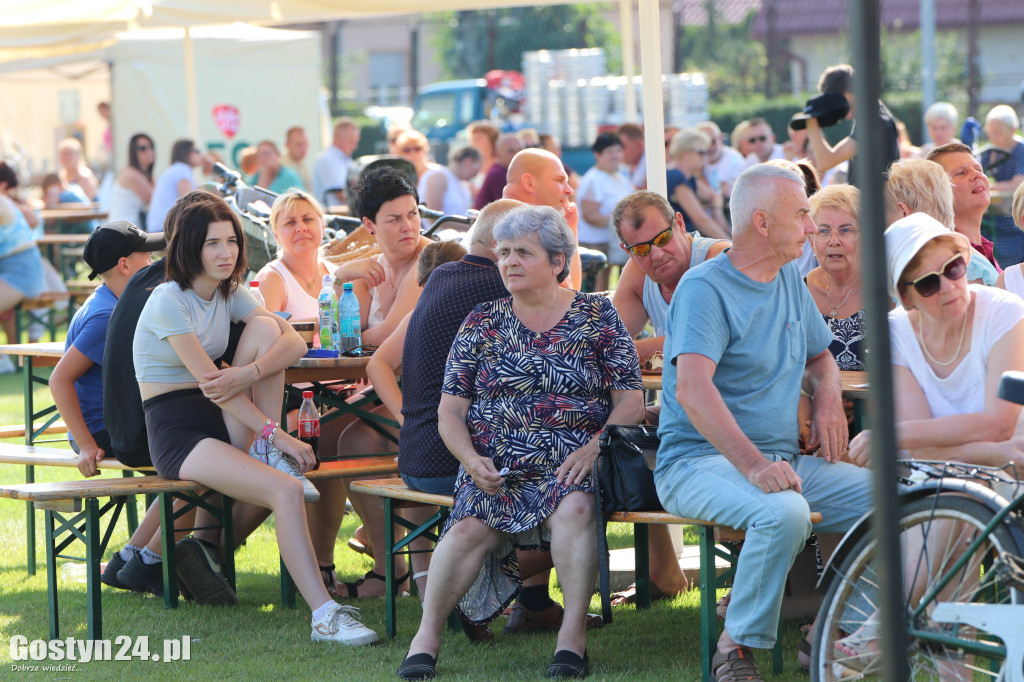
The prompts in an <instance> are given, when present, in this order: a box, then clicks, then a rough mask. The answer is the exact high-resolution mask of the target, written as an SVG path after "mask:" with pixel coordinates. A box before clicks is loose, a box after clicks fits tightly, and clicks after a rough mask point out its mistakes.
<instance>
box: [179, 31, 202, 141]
mask: <svg viewBox="0 0 1024 682" xmlns="http://www.w3.org/2000/svg"><path fill="white" fill-rule="evenodd" d="M183 42H184V45H183V47H184V50H185V105H186V107H187V111H186V112H185V113H186V114H187V115H188V136H189V137H190V138H191V139H192V141H193V142H194V143H195V144H202V142H201V140H200V139H199V104H198V102H197V97H196V53H195V46H194V45H193V44H192V32H191V31H190V30H189V28H188V26H186V27H185V40H184V41H183Z"/></svg>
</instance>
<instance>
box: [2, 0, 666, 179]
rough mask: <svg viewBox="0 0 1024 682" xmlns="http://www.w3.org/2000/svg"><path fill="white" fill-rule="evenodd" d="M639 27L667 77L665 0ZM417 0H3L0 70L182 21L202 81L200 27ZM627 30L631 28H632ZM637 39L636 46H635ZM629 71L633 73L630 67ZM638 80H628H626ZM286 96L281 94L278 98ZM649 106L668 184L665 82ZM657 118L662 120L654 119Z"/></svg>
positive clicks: (497, 3)
mask: <svg viewBox="0 0 1024 682" xmlns="http://www.w3.org/2000/svg"><path fill="white" fill-rule="evenodd" d="M638 2H639V5H640V26H639V35H641V36H643V40H642V46H643V50H642V53H641V74H642V75H643V79H644V81H646V82H648V83H659V84H660V82H661V76H662V71H661V61H660V53H659V51H658V50H657V47H658V43H659V42H660V40H659V33H658V0H638ZM620 3H622V4H623V7H624V8H625V7H628V8H629V11H628V12H627V11H623V12H622V15H623V16H626V15H629V16H632V0H620ZM521 4H523V3H522V0H472V2H468V1H467V0H435V1H434V2H432V3H431V6H430V10H431V11H444V10H458V9H486V8H490V7H511V6H517V5H521ZM528 4H534V5H545V4H562V3H560V2H559V1H558V0H534V1H533V2H531V3H528ZM423 9H424V7H423V5H422V3H420V2H416V1H415V0H383V2H380V3H363V2H355V0H90V1H89V2H76V1H75V0H32V2H25V1H24V0H0V16H3V17H4V22H3V25H2V26H0V72H2V71H10V70H18V69H23V68H26V67H27V66H41V65H46V64H47V63H53V62H54V61H56V60H63V61H67V60H68V58H73V57H74V56H75V55H82V54H87V53H89V52H93V51H95V50H97V49H100V48H104V47H109V46H110V45H111V44H113V41H115V40H116V35H117V33H118V32H125V31H135V30H138V29H150V28H168V27H175V28H181V29H184V32H183V40H182V44H183V55H184V56H183V60H184V63H185V65H186V67H185V82H186V83H187V84H188V83H194V82H195V78H196V75H195V71H194V69H190V68H189V67H188V65H189V64H190V63H191V62H192V61H193V59H194V57H193V55H192V50H191V42H192V41H191V35H190V34H191V30H190V29H192V28H193V27H199V26H211V25H220V24H230V23H233V22H246V23H251V24H260V25H265V26H273V25H281V24H288V23H306V22H316V21H331V20H337V19H343V18H346V17H353V16H370V15H382V14H403V13H419V12H422V11H423ZM627 35H628V33H627ZM628 47H631V46H628ZM627 75H629V74H627ZM628 82H631V81H629V80H627V83H628ZM195 93H196V90H195V87H188V86H186V97H191V98H195V96H196V94H195ZM278 101H281V100H278ZM644 111H645V112H647V121H646V126H645V128H646V137H647V145H646V146H647V150H648V153H647V177H648V178H649V181H650V183H651V184H650V185H649V187H650V188H651V189H653V190H655V191H661V192H662V193H664V191H665V185H664V183H665V179H664V176H665V159H664V143H663V141H664V132H663V131H664V122H663V120H662V116H661V113H660V112H662V111H663V103H662V93H661V88H660V87H648V88H644ZM655 119H657V120H655ZM187 120H188V121H189V123H190V125H189V129H190V130H191V131H192V135H193V136H196V137H198V136H199V131H198V121H199V115H198V111H197V109H196V104H195V101H194V99H192V100H191V101H190V102H189V106H188V113H187Z"/></svg>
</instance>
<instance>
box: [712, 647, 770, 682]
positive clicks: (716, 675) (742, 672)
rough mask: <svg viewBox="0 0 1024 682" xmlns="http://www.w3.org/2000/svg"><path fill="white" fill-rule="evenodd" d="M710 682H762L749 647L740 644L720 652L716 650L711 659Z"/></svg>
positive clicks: (762, 679)
mask: <svg viewBox="0 0 1024 682" xmlns="http://www.w3.org/2000/svg"><path fill="white" fill-rule="evenodd" d="M711 681H712V682H764V678H763V677H761V673H760V672H758V670H757V664H755V663H754V655H753V652H752V651H751V650H750V648H749V647H745V646H741V647H739V648H737V649H733V650H732V651H729V652H725V653H722V652H721V651H716V652H715V655H714V657H713V658H712V659H711Z"/></svg>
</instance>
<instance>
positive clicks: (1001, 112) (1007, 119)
mask: <svg viewBox="0 0 1024 682" xmlns="http://www.w3.org/2000/svg"><path fill="white" fill-rule="evenodd" d="M989 121H999V122H1000V123H1002V124H1003V125H1004V126H1006V129H1007V130H1009V131H1010V132H1011V133H1013V132H1016V131H1017V128H1019V127H1020V119H1019V118H1017V112H1016V111H1014V110H1013V107H1011V106H1009V105H1007V104H997V105H996V106H994V107H992V110H991V111H989V112H988V114H986V116H985V122H986V123H988V122H989Z"/></svg>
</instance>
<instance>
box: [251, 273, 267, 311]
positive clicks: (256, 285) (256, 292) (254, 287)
mask: <svg viewBox="0 0 1024 682" xmlns="http://www.w3.org/2000/svg"><path fill="white" fill-rule="evenodd" d="M249 293H250V294H252V297H253V298H255V299H256V302H257V303H259V304H260V305H261V306H263V307H264V308H266V307H267V302H266V301H264V300H263V293H262V292H261V291H260V282H259V280H256V279H254V280H253V281H251V282H249Z"/></svg>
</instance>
